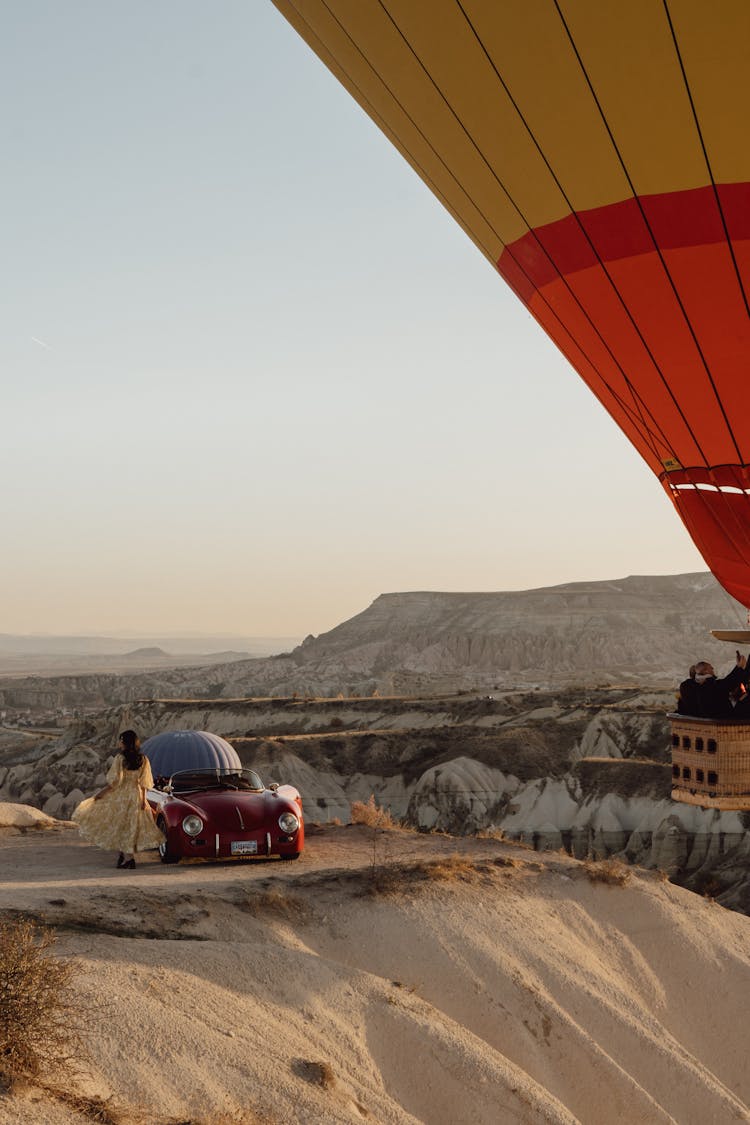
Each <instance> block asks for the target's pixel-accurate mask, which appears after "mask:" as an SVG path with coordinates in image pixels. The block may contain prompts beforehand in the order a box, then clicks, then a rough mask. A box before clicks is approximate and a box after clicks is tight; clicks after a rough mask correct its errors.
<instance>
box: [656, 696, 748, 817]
mask: <svg viewBox="0 0 750 1125" xmlns="http://www.w3.org/2000/svg"><path fill="white" fill-rule="evenodd" d="M668 718H669V720H670V723H671V727H672V798H673V800H675V801H682V802H684V803H685V804H686V805H699V806H700V807H701V808H704V809H750V723H746V722H738V721H737V720H732V719H728V720H723V721H721V720H717V719H696V718H693V717H692V716H687V715H676V714H673V715H669V716H668Z"/></svg>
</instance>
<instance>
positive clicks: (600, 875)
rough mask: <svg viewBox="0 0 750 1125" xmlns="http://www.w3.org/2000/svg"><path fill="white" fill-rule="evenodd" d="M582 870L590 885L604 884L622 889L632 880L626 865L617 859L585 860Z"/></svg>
mask: <svg viewBox="0 0 750 1125" xmlns="http://www.w3.org/2000/svg"><path fill="white" fill-rule="evenodd" d="M583 868H584V871H585V872H586V874H587V875H588V877H589V879H590V881H591V882H592V883H606V884H607V885H608V886H610V887H624V886H625V885H626V884H627V883H629V882H630V880H631V878H632V872H631V870H630V868H629V867H628V865H627V864H626V863H622V862H621V861H620V860H619V859H587V860H584V863H583Z"/></svg>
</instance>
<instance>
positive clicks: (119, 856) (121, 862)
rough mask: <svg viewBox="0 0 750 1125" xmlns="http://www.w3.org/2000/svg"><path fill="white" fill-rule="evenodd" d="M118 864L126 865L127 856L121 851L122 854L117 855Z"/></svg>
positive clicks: (120, 865) (119, 865)
mask: <svg viewBox="0 0 750 1125" xmlns="http://www.w3.org/2000/svg"><path fill="white" fill-rule="evenodd" d="M117 866H118V867H124V866H125V856H124V855H123V853H122V852H120V854H119V855H118V857H117Z"/></svg>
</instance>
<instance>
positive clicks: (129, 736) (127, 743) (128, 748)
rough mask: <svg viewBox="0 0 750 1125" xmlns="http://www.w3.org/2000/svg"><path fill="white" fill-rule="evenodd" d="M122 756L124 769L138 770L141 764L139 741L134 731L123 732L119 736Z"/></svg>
mask: <svg viewBox="0 0 750 1125" xmlns="http://www.w3.org/2000/svg"><path fill="white" fill-rule="evenodd" d="M120 745H121V746H122V756H123V758H124V759H125V768H126V769H129V770H139V769H140V768H141V763H142V762H143V754H141V740H140V738H139V737H138V735H137V734H136V733H135V731H134V730H124V731H123V732H122V734H121V735H120Z"/></svg>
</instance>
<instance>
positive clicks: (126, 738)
mask: <svg viewBox="0 0 750 1125" xmlns="http://www.w3.org/2000/svg"><path fill="white" fill-rule="evenodd" d="M153 784H154V779H153V777H152V775H151V765H150V764H149V760H148V758H147V757H146V755H145V754H142V753H141V743H140V739H139V738H138V735H137V734H136V733H135V731H134V730H126V731H123V732H122V734H121V735H120V753H119V754H117V755H116V756H115V760H114V762H113V763H112V765H111V766H110V769H109V772H108V774H107V785H106V786H105V788H104V789H100V790H99V792H98V793H95V794H94V796H93V797H88V798H87V799H86V800H85V801H81V803H80V805H79V806H78V808H77V809H76V810H75V812H74V813H73V818H72V819H73V820H74V821H75V822H76V824H77V825H78V828H79V830H80V832H81V835H82V836H85V837H86V839H87V840H90V841H91V842H92V844H96V845H97V846H98V847H100V848H107V849H110V850H112V851H119V853H120V854H119V855H118V857H117V866H118V867H135V853H136V852H143V851H147V850H148V849H149V848H158V846H159V844H161V843H162V841H163V840H164V836H163V835H162V833H161V831H160V829H158V828H157V827H156V824H155V823H154V818H153V815H152V813H151V809H150V808H149V805H148V802H147V801H146V790H147V789H148V788H149V787H150V786H152V785H153Z"/></svg>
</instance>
